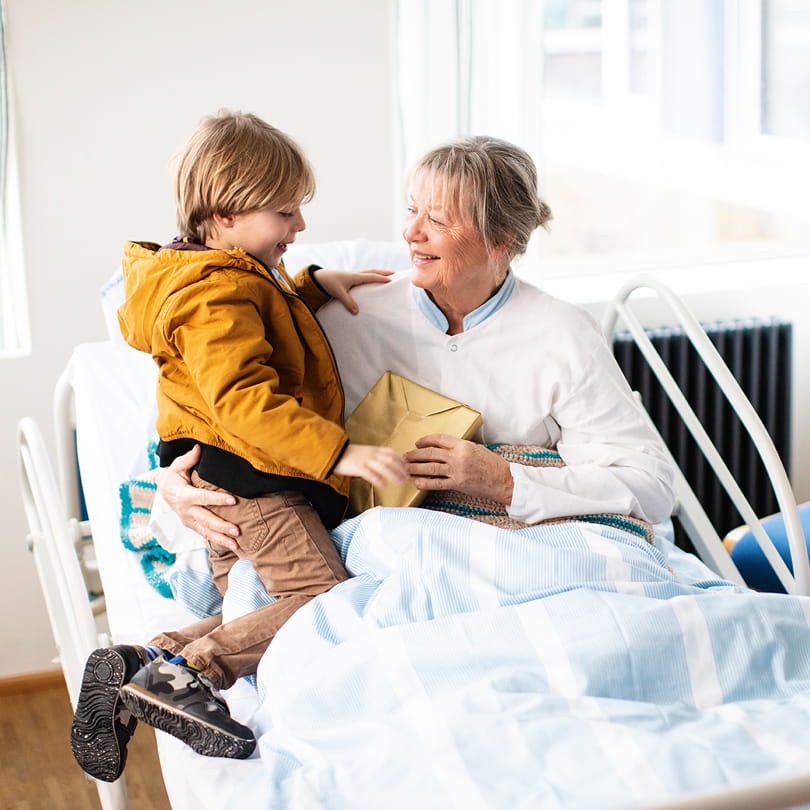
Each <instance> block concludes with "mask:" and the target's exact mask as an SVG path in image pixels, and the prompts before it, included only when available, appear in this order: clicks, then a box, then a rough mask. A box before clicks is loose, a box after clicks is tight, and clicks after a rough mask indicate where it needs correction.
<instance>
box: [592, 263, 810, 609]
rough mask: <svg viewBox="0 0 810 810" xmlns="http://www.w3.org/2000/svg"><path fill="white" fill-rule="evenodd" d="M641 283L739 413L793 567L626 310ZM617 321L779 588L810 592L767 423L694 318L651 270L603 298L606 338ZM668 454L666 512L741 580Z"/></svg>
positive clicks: (789, 493) (807, 566)
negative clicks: (673, 499)
mask: <svg viewBox="0 0 810 810" xmlns="http://www.w3.org/2000/svg"><path fill="white" fill-rule="evenodd" d="M641 289H647V290H650V291H652V292H653V293H654V294H655V295H657V297H658V298H659V299H660V300H662V301H663V302H664V303H666V304H667V305H668V307H669V309H670V310H671V313H672V314H673V315H674V316H675V317H676V318H677V321H678V324H679V325H680V326H681V327H682V328H683V330H684V332H685V334H686V335H687V337H688V338H689V340H690V341H691V343H692V345H693V346H694V348H695V351H696V352H697V353H698V355H699V357H700V358H701V360H702V361H703V363H704V364H705V365H706V367H707V369H708V370H709V372H710V373H711V375H712V376H713V377H714V379H715V380H716V382H717V384H718V386H719V388H720V390H721V392H722V393H723V396H724V397H725V398H726V399H727V400H728V402H729V404H730V405H731V407H732V408H733V409H734V411H735V413H736V414H737V415H738V417H739V419H740V422H741V424H742V425H743V427H744V428H745V429H746V431H747V432H748V435H749V436H750V437H751V440H752V441H753V443H754V447H755V448H756V451H757V453H758V454H759V456H760V458H761V459H762V462H763V465H764V467H765V470H766V472H767V474H768V478H769V479H770V482H771V485H772V486H773V490H774V494H775V496H776V500H777V503H778V504H779V509H780V510H781V512H782V515H783V517H784V521H785V530H786V533H787V538H788V547H789V549H790V559H791V561H792V563H793V571H794V573H792V574H791V572H790V569H789V568H788V567H787V565H786V564H785V562H784V561H783V560H782V557H781V556H780V555H779V552H778V551H777V550H776V548H775V546H774V544H773V543H772V542H771V539H770V538H769V537H768V535H767V534H766V532H765V530H764V529H763V528H762V526H761V525H760V522H759V520H760V518H759V516H757V515H756V513H755V512H754V509H753V507H752V506H751V504H750V502H749V500H748V498H747V497H746V496H745V494H744V493H743V491H742V490H741V488H740V486H739V484H738V483H737V481H736V479H735V478H734V476H733V475H732V474H731V471H730V470H729V468H728V466H727V465H726V463H725V461H724V460H723V458H722V456H721V455H720V452H719V451H718V449H717V447H716V446H715V444H714V442H713V441H712V439H711V438H710V437H709V435H708V433H707V432H706V430H705V429H704V428H703V425H702V423H701V421H700V419H698V417H697V415H696V414H695V412H694V410H693V409H692V406H691V405H690V404H689V401H688V400H687V399H686V397H685V395H684V394H683V392H682V391H681V389H680V387H679V385H678V383H677V382H676V381H675V379H674V377H673V376H672V374H671V373H670V372H669V369H668V368H667V366H666V364H665V363H664V361H663V359H662V358H661V355H660V354H659V353H658V351H657V350H656V349H655V347H654V346H653V344H652V342H651V341H650V339H649V338H648V337H647V334H646V332H645V330H644V327H643V326H642V325H641V322H640V321H639V319H638V318H637V317H636V315H635V313H634V312H633V311H632V307H631V304H630V298H631V296H632V295H633V293H635V292H636V291H637V290H641ZM620 321H621V322H623V324H624V325H625V326H626V328H627V329H628V331H629V332H630V334H631V335H632V337H633V340H634V341H635V343H636V345H637V346H638V348H639V350H640V352H641V354H642V356H643V357H644V359H645V360H646V362H647V363H648V365H649V366H650V368H651V370H652V371H653V373H654V374H655V375H656V376H657V378H658V380H659V381H660V383H661V386H662V388H663V389H664V391H665V392H666V394H667V396H668V397H669V399H670V401H671V402H672V404H673V406H674V407H675V410H676V411H677V412H678V414H679V416H680V418H681V419H683V421H684V424H685V425H686V427H687V429H688V430H689V432H690V433H691V434H692V436H693V437H694V439H695V441H696V442H697V445H698V447H699V448H700V450H701V452H702V453H703V455H704V456H705V457H706V459H707V461H708V462H709V464H710V465H711V467H712V469H713V470H714V472H715V474H716V475H717V477H718V480H719V481H720V483H721V485H722V486H723V488H724V489H725V491H726V492H727V493H728V496H729V498H730V499H731V501H732V503H733V504H734V506H735V507H736V508H737V510H738V511H739V513H740V515H742V518H743V520H744V521H745V523H747V524H748V526H749V528H750V529H751V531H752V533H753V535H754V537H755V538H756V540H757V542H758V543H759V545H760V547H761V548H762V551H763V553H764V554H765V557H766V559H767V560H768V562H769V563H770V564H771V566H772V567H773V570H774V572H775V573H776V575H777V576H778V577H779V580H780V582H781V583H782V585H783V586H784V588H785V590H786V591H787V592H788V593H796V594H804V595H808V594H810V563H808V554H807V545H806V543H805V539H804V533H803V531H802V527H801V522H800V520H799V515H798V512H797V510H796V498H795V496H794V494H793V490H792V488H791V486H790V481H789V480H788V476H787V473H786V472H785V468H784V465H783V464H782V460H781V459H780V457H779V453H778V452H777V450H776V447H775V446H774V443H773V441H772V439H771V437H770V435H769V434H768V431H767V430H766V428H765V426H764V425H763V424H762V420H761V419H760V418H759V416H758V414H757V412H756V410H755V409H754V407H753V405H752V404H751V403H750V401H749V400H748V398H747V397H746V395H745V393H744V392H743V390H742V388H741V387H740V385H739V383H738V382H737V380H736V379H735V378H734V375H733V374H732V373H731V371H730V370H729V368H728V366H727V365H726V363H725V362H724V360H723V358H722V357H721V356H720V353H719V352H718V351H717V349H716V348H715V347H714V344H713V343H712V342H711V340H710V339H709V337H708V335H707V334H706V332H705V331H704V329H703V327H702V326H701V325H700V323H699V322H698V320H697V318H695V316H694V315H693V314H692V313H691V312H690V311H689V309H688V308H687V307H686V305H685V304H684V302H683V301H682V300H681V299H680V298H679V297H678V296H677V295H676V294H675V293H674V292H673V291H672V290H671V289H669V287H667V286H666V285H664V284H662V283H661V282H659V281H658V280H657V279H655V278H652V277H650V276H640V277H638V278H636V279H633V280H632V281H630V282H629V283H628V284H627V285H626V286H624V287H623V288H622V289H621V290H620V291H619V292H618V293H617V295H616V296H615V298H614V299H613V301H611V302H610V304H609V305H608V308H607V310H606V312H605V315H604V318H603V321H602V328H603V332H604V334H605V336H606V337H607V338H608V339H609V340H610V339H612V336H613V334H614V332H615V331H616V327H617V324H618V323H619V322H620ZM670 458H671V460H672V464H673V467H674V468H675V473H676V490H677V493H678V503H677V505H676V509H675V512H674V514H673V516H675V517H677V518H678V520H680V522H681V525H682V526H683V528H684V530H685V531H686V534H687V536H688V537H689V539H690V541H691V542H692V544H693V545H694V547H695V549H696V550H697V552H698V554H699V555H700V556H701V558H702V559H703V560H704V562H706V564H707V565H709V566H710V567H712V568H713V569H714V570H715V571H717V572H718V573H719V574H721V575H722V576H724V577H726V578H728V579H731V580H734V581H736V582H740V583H743V582H744V580H743V578H742V576H741V575H740V572H739V570H738V569H737V567H736V566H735V565H734V563H733V562H732V560H731V558H730V557H729V555H728V552H727V551H726V549H725V547H724V546H723V543H722V540H721V539H720V537H719V535H718V534H717V531H716V530H715V528H714V526H712V524H711V522H710V521H709V519H708V517H707V515H706V512H705V511H704V510H703V507H702V506H701V505H700V502H699V501H698V499H697V497H696V496H695V494H694V492H693V491H692V488H691V487H690V486H689V484H688V482H687V480H686V478H685V476H684V475H683V473H682V471H681V470H680V468H679V467H678V465H677V464H676V462H675V460H674V458H672V457H671V456H670Z"/></svg>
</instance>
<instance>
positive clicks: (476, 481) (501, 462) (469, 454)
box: [405, 433, 514, 505]
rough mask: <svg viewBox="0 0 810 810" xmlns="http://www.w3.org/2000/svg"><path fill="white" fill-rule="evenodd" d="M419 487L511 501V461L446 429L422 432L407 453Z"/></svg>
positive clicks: (407, 459)
mask: <svg viewBox="0 0 810 810" xmlns="http://www.w3.org/2000/svg"><path fill="white" fill-rule="evenodd" d="M405 461H407V462H408V472H410V474H411V476H412V479H413V483H414V484H415V485H416V487H417V488H418V489H426V490H432V489H455V490H457V491H458V492H463V493H464V494H465V495H471V496H473V497H478V498H489V499H490V500H492V501H496V502H497V503H503V504H507V505H509V504H510V503H512V490H513V489H514V480H513V479H512V473H511V471H510V469H509V462H508V461H507V460H506V459H505V458H503V457H502V456H499V455H497V454H496V453H493V452H492V451H491V450H489V449H488V448H486V447H484V446H483V445H481V444H475V442H470V441H467V440H466V439H457V438H456V437H455V436H449V435H447V434H446V433H433V434H431V435H430V436H423V437H422V438H421V439H419V440H418V441H417V442H416V449H415V450H409V451H408V452H407V453H405Z"/></svg>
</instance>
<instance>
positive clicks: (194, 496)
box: [157, 445, 239, 551]
mask: <svg viewBox="0 0 810 810" xmlns="http://www.w3.org/2000/svg"><path fill="white" fill-rule="evenodd" d="M199 460H200V447H199V445H195V446H194V448H193V449H192V450H189V451H188V452H187V453H184V454H183V455H182V456H178V457H177V458H176V459H175V460H174V461H173V462H172V463H171V464H170V465H169V466H168V467H164V468H163V469H162V470H161V471H160V473H158V480H157V486H158V490H160V494H161V495H162V496H163V499H164V500H165V501H166V503H167V504H169V506H170V507H171V508H172V509H173V510H174V511H175V512H176V513H177V515H178V517H179V518H180V522H181V523H182V524H183V525H184V526H188V528H189V529H193V530H194V531H195V532H197V533H198V534H201V535H202V536H203V537H204V538H205V539H206V540H207V541H208V542H209V543H210V544H211V545H212V546H214V548H215V549H220V550H223V551H224V550H228V551H237V550H238V548H239V543H238V542H237V540H236V539H235V538H236V537H238V536H239V529H238V527H237V526H235V525H234V524H233V523H229V522H228V521H227V520H223V519H222V518H220V517H217V516H216V515H215V514H214V513H213V512H212V511H211V510H210V509H208V508H207V507H209V506H231V505H232V504H234V503H236V500H235V498H234V497H233V495H228V494H227V493H225V492H213V491H211V490H208V489H201V488H198V487H195V486H194V485H193V484H192V483H191V470H192V469H193V468H194V466H195V465H196V464H197V462H198V461H199Z"/></svg>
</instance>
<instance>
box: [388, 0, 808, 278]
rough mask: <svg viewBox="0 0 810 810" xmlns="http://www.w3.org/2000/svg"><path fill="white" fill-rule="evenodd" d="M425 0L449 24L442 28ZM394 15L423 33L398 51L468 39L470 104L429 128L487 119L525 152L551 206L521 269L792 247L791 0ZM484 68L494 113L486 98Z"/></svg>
mask: <svg viewBox="0 0 810 810" xmlns="http://www.w3.org/2000/svg"><path fill="white" fill-rule="evenodd" d="M439 6H440V7H442V8H444V9H445V11H446V12H448V13H449V12H450V11H454V12H455V14H456V17H454V19H460V20H463V21H464V24H463V25H461V26H458V25H457V26H455V27H454V28H453V29H452V30H448V29H442V26H441V24H440V23H439V22H438V21H437V19H436V17H435V9H436V8H437V7H439ZM495 6H497V11H496V12H494V11H493V7H495ZM538 7H540V8H542V13H539V12H537V11H535V13H534V15H533V16H532V13H531V9H537V8H538ZM493 14H494V15H495V18H498V19H499V23H498V24H496V23H495V20H494V19H493ZM398 15H399V18H400V21H401V20H403V19H411V20H412V19H414V18H417V17H418V18H420V19H421V21H422V24H423V25H425V26H426V27H427V30H430V34H431V41H429V40H428V39H427V38H424V37H423V38H421V39H420V38H409V40H408V41H407V48H408V58H409V59H411V60H413V61H415V62H416V61H419V60H420V59H425V58H427V59H433V58H435V56H434V55H435V53H436V52H442V51H443V50H444V51H445V52H446V47H445V46H446V44H447V43H451V44H452V46H453V47H454V48H456V47H457V48H462V49H463V48H467V49H468V53H467V58H468V60H469V65H470V67H469V69H468V71H467V74H466V76H467V78H466V81H467V84H466V85H465V93H466V95H467V97H468V98H469V99H470V102H469V104H470V106H471V107H475V106H476V105H478V108H479V109H478V115H477V117H468V118H467V119H465V120H460V119H458V120H456V121H454V122H453V123H452V126H455V129H454V130H453V131H445V132H441V133H435V137H434V138H433V142H436V141H439V140H443V139H445V138H447V137H450V136H452V135H456V134H462V133H471V132H487V133H489V134H493V135H500V136H501V137H506V138H509V139H511V140H514V141H515V142H516V143H518V144H520V145H521V146H523V147H524V148H526V149H527V150H528V151H529V152H530V153H531V154H532V155H533V157H534V158H535V160H536V161H537V164H538V167H539V169H540V172H541V176H542V178H543V180H542V182H543V191H544V194H545V197H546V198H547V199H548V201H549V203H550V205H551V208H552V211H553V212H554V220H552V222H551V235H550V236H546V235H544V234H542V233H541V234H538V236H537V237H536V238H535V240H534V241H533V243H532V245H531V247H530V254H529V255H528V256H527V257H526V259H525V260H524V263H523V268H522V272H523V273H524V274H525V275H531V274H532V269H533V268H535V267H536V268H538V272H540V274H541V275H542V276H545V277H548V276H550V275H555V274H559V275H567V274H570V273H571V272H572V268H574V272H588V273H591V272H596V271H599V270H605V271H607V272H610V271H612V270H618V269H621V270H627V269H628V267H637V266H642V267H644V266H660V265H662V264H676V263H677V264H682V263H684V262H690V261H691V262H695V261H698V262H705V261H708V260H714V259H722V258H727V257H729V256H737V255H745V256H747V255H751V254H752V253H756V254H757V255H762V253H763V252H764V253H769V252H770V253H771V254H774V253H776V254H783V255H784V254H788V255H790V254H794V253H796V254H798V253H803V254H806V252H807V249H806V247H805V244H806V238H805V233H806V231H807V228H808V225H809V224H810V223H809V222H808V220H810V183H808V182H806V181H804V182H803V181H802V180H801V179H800V178H802V177H805V178H807V177H810V105H808V104H807V103H805V100H806V99H808V98H810V60H808V59H807V56H806V55H807V54H808V53H810V4H808V3H807V2H806V0H700V2H684V0H544V2H542V3H539V2H531V0H502V2H499V3H497V4H496V3H494V2H485V0H433V2H431V3H420V2H415V0H411V1H410V2H409V0H401V2H400V4H399V9H398ZM487 15H489V19H487ZM477 31H485V32H486V36H485V38H483V39H480V40H476V32H477ZM538 34H539V52H540V56H539V58H538V57H537V56H536V53H537V51H536V49H535V50H532V45H533V43H535V42H538V40H537V36H538ZM482 43H484V44H482ZM400 52H401V49H400ZM516 59H518V60H520V65H519V66H518V67H516V66H515V65H514V60H516ZM484 62H485V63H486V64H485V65H484ZM505 66H506V67H505ZM445 75H446V76H448V77H449V78H448V80H449V81H450V82H451V83H453V82H454V81H455V80H456V79H455V78H454V77H453V76H452V75H451V74H450V73H447V74H445ZM484 75H486V77H487V82H488V86H489V87H490V88H493V87H496V88H500V90H499V94H498V99H499V101H501V102H505V104H506V105H507V108H508V109H509V110H510V111H511V112H510V113H509V115H507V116H504V115H503V114H502V113H501V112H498V111H497V110H496V105H493V104H489V105H488V104H487V99H488V98H489V97H491V95H492V90H491V89H490V90H485V89H484V88H483V86H482V85H481V84H479V80H480V77H482V76H484ZM527 77H529V78H527ZM410 78H413V76H411V77H410ZM410 78H409V77H408V76H406V77H404V79H403V78H402V77H401V81H404V83H405V85H407V86H409V87H410V91H411V92H412V93H414V94H415V97H419V98H421V101H422V107H421V110H420V115H421V116H422V117H423V118H425V119H430V118H431V115H432V112H431V107H430V103H429V102H430V99H429V98H428V97H427V96H425V95H424V94H421V95H420V94H419V91H418V88H417V86H416V85H415V84H414V83H413V82H411V81H410ZM442 81H443V79H442V75H441V74H433V75H432V82H433V83H434V84H435V83H441V82H442ZM454 86H455V85H454ZM487 108H489V109H490V110H492V114H489V115H488V114H487V113H488V110H487ZM515 109H517V110H521V111H523V112H524V113H526V115H527V117H526V118H525V120H519V118H518V116H517V115H516V114H515V112H514V110H515ZM401 111H402V129H403V132H404V133H405V132H407V131H408V129H409V126H410V124H409V117H408V107H407V105H405V106H403V107H402V110H401ZM532 114H533V115H534V118H532ZM436 120H438V119H436ZM506 120H508V121H509V122H510V124H509V127H508V130H509V131H508V132H506V131H505V130H506V129H507V127H506V126H505V125H504V122H505V121H506ZM443 123H444V126H445V128H448V127H449V126H451V125H448V124H447V122H443ZM430 145H432V144H425V148H427V146H430ZM540 256H542V262H540V261H538V259H539V258H540ZM571 260H576V261H571ZM541 265H542V268H541Z"/></svg>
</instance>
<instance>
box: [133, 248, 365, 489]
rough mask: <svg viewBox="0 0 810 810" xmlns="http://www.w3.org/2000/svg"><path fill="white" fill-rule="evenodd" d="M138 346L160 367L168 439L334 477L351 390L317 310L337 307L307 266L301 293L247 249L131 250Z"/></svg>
mask: <svg viewBox="0 0 810 810" xmlns="http://www.w3.org/2000/svg"><path fill="white" fill-rule="evenodd" d="M123 268H124V283H125V289H126V302H125V303H124V305H123V306H122V307H121V308H120V309H119V311H118V319H119V324H120V326H121V332H122V334H123V335H124V338H125V339H126V341H127V342H128V343H129V344H130V345H131V346H134V347H135V348H136V349H139V350H140V351H142V352H147V353H149V354H151V355H152V356H153V358H154V359H155V362H156V363H157V366H158V369H159V371H158V384H157V400H158V418H157V432H158V435H159V436H160V438H161V439H163V440H164V441H171V440H173V439H180V438H187V439H192V440H194V441H199V442H202V443H204V444H209V445H212V446H214V447H219V448H221V449H223V450H227V451H228V452H230V453H234V454H235V455H237V456H240V457H241V458H243V459H245V460H246V461H248V462H249V463H250V464H251V465H252V466H253V467H255V468H256V469H257V470H260V471H262V472H266V473H271V474H276V475H285V476H293V477H299V478H309V479H312V480H316V481H322V482H324V483H326V484H328V485H330V486H331V487H332V488H333V489H334V490H335V491H337V492H338V493H340V494H341V495H346V494H347V493H348V489H349V478H348V477H346V476H340V475H335V474H332V475H329V471H330V470H331V469H332V467H333V466H334V464H335V462H336V461H337V459H338V457H339V456H340V454H341V452H342V451H343V449H344V447H345V445H346V443H347V441H348V437H347V436H346V433H345V431H344V429H343V425H342V420H343V388H342V386H341V384H340V380H339V378H338V372H337V366H336V364H335V359H334V355H333V354H332V349H331V347H330V346H329V343H328V342H327V339H326V336H325V335H324V333H323V330H322V329H321V327H320V325H319V324H318V322H317V320H316V319H315V315H314V314H313V313H314V310H315V309H317V308H318V307H319V306H320V305H321V304H323V303H325V302H326V301H327V300H329V296H328V295H327V294H326V293H325V292H323V290H321V288H320V287H318V285H317V284H316V283H315V280H314V279H313V277H312V274H311V272H310V268H306V269H304V270H302V271H301V272H300V273H298V274H297V275H296V276H295V278H293V279H291V278H290V277H289V276H288V275H287V274H286V272H285V271H284V268H283V265H282V266H280V267H279V268H277V271H278V272H279V273H280V275H281V276H282V277H283V279H285V280H286V282H287V283H288V284H289V289H285V288H284V285H283V284H282V283H281V282H279V281H278V280H277V279H276V278H274V276H273V273H271V272H269V271H268V270H267V268H265V267H264V265H262V264H261V263H260V262H258V261H257V260H255V259H254V258H253V257H252V256H250V255H249V254H247V253H245V251H243V250H202V251H194V250H173V249H166V248H164V249H160V248H159V246H158V245H156V244H153V243H150V242H140V243H138V242H127V243H126V245H125V246H124V260H123Z"/></svg>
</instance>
